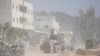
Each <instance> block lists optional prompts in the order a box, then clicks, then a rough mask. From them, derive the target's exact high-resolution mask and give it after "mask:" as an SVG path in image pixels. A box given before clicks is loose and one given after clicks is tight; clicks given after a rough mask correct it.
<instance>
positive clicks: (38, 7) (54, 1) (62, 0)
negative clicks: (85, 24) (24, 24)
mask: <svg viewBox="0 0 100 56" xmlns="http://www.w3.org/2000/svg"><path fill="white" fill-rule="evenodd" d="M29 1H30V2H31V3H32V4H33V8H34V11H46V12H52V11H53V12H65V13H67V14H69V15H72V16H77V15H78V14H79V12H78V11H79V9H83V10H84V11H86V10H87V9H88V8H89V7H90V6H91V5H92V6H93V7H94V8H95V12H96V16H100V0H29Z"/></svg>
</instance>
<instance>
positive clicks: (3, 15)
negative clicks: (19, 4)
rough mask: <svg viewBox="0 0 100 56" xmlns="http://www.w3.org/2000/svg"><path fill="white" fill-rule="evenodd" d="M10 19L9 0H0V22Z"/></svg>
mask: <svg viewBox="0 0 100 56" xmlns="http://www.w3.org/2000/svg"><path fill="white" fill-rule="evenodd" d="M10 21H11V0H9V1H8V0H0V24H5V23H6V22H10Z"/></svg>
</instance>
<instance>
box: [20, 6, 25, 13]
mask: <svg viewBox="0 0 100 56" xmlns="http://www.w3.org/2000/svg"><path fill="white" fill-rule="evenodd" d="M20 11H21V12H23V13H27V7H25V6H23V5H20Z"/></svg>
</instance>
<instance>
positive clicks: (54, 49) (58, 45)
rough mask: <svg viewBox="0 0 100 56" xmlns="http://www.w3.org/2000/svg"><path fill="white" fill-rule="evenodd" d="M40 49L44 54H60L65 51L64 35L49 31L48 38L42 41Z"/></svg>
mask: <svg viewBox="0 0 100 56" xmlns="http://www.w3.org/2000/svg"><path fill="white" fill-rule="evenodd" d="M40 49H41V50H42V51H44V52H45V53H60V52H62V51H64V50H66V49H67V45H66V41H65V35H64V34H63V33H58V34H54V30H51V34H50V35H49V37H47V38H45V39H43V40H42V42H41V44H40Z"/></svg>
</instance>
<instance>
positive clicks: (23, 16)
mask: <svg viewBox="0 0 100 56" xmlns="http://www.w3.org/2000/svg"><path fill="white" fill-rule="evenodd" d="M5 23H10V24H11V26H12V27H15V28H21V29H29V30H33V29H34V27H33V26H34V20H33V5H32V4H31V3H29V2H28V1H27V0H0V24H5Z"/></svg>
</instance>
